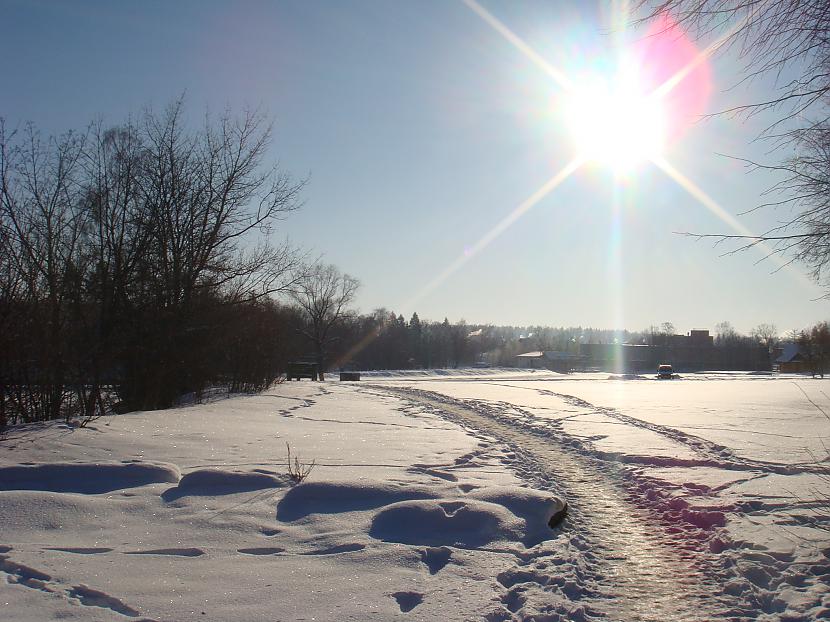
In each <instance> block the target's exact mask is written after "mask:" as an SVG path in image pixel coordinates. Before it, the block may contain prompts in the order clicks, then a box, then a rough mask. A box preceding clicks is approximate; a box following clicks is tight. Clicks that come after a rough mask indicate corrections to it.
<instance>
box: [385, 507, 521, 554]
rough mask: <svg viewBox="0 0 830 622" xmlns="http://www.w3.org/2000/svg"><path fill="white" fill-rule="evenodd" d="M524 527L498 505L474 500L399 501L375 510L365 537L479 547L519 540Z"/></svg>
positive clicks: (511, 514) (403, 542) (437, 544)
mask: <svg viewBox="0 0 830 622" xmlns="http://www.w3.org/2000/svg"><path fill="white" fill-rule="evenodd" d="M523 527H524V524H523V521H521V520H520V519H519V518H517V517H516V515H515V514H513V513H512V512H510V511H508V510H507V508H505V507H504V506H502V505H498V504H495V503H488V502H486V501H476V500H472V499H470V500H463V501H461V500H455V499H429V500H422V501H401V502H400V503H393V504H392V505H389V506H388V507H385V508H384V509H382V510H381V511H379V512H378V513H377V514H376V515H375V517H374V518H373V519H372V526H371V529H370V530H369V535H370V536H372V537H373V538H375V539H377V540H383V541H386V542H400V543H402V544H415V545H426V546H442V545H446V546H456V547H461V548H479V547H481V546H484V545H487V544H490V543H492V542H497V541H504V540H521V539H522V537H523V536H524V533H523V531H524V529H523Z"/></svg>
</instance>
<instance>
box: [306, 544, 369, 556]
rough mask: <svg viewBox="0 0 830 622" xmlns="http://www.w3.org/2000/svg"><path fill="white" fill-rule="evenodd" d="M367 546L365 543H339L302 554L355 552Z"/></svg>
mask: <svg viewBox="0 0 830 622" xmlns="http://www.w3.org/2000/svg"><path fill="white" fill-rule="evenodd" d="M365 548H366V545H365V544H358V543H354V544H338V545H337V546H331V547H328V548H325V549H317V550H316V551H308V552H307V553H302V555H337V554H339V553H354V552H355V551H362V550H363V549H365Z"/></svg>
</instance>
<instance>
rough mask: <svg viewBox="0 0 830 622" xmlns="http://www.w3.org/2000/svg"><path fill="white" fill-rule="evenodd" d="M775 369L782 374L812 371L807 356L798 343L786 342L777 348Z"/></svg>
mask: <svg viewBox="0 0 830 622" xmlns="http://www.w3.org/2000/svg"><path fill="white" fill-rule="evenodd" d="M777 354H778V356H777V357H776V359H775V361H774V362H773V369H774V370H776V371H779V372H781V373H782V374H800V373H804V372H808V371H810V366H809V364H808V362H807V358H806V357H805V356H804V353H803V352H802V351H801V348H800V347H799V345H798V344H797V343H785V344H784V345H783V346H782V347H781V348H778V350H777Z"/></svg>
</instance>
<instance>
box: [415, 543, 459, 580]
mask: <svg viewBox="0 0 830 622" xmlns="http://www.w3.org/2000/svg"><path fill="white" fill-rule="evenodd" d="M451 556H452V551H450V549H448V548H447V547H446V546H431V547H429V548H427V549H425V550H423V551H421V561H422V562H423V563H424V564H426V566H427V568H429V574H436V573H437V572H438V571H439V570H441V569H442V568H443V567H444V566H446V565H447V564H448V563H450V557H451Z"/></svg>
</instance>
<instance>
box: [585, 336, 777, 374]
mask: <svg viewBox="0 0 830 622" xmlns="http://www.w3.org/2000/svg"><path fill="white" fill-rule="evenodd" d="M655 337H657V336H655ZM659 337H660V338H659V340H658V339H655V340H654V341H655V343H652V344H649V345H645V344H631V343H621V344H616V343H585V344H581V345H580V349H579V352H580V354H582V355H584V356H585V360H586V365H587V366H588V367H590V368H595V369H601V370H604V371H612V372H616V373H642V372H656V371H657V366H658V365H661V364H670V365H672V367H674V370H675V371H681V372H683V371H703V370H713V369H734V370H737V369H740V370H748V371H766V370H769V369H771V367H770V357H769V352H768V350H767V348H766V346H759V345H757V344H749V343H739V344H735V345H729V346H726V347H717V348H716V347H715V343H714V338H713V337H712V335H710V334H709V331H708V330H701V329H695V330H692V331H690V332H689V334H688V335H660V336H659Z"/></svg>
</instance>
